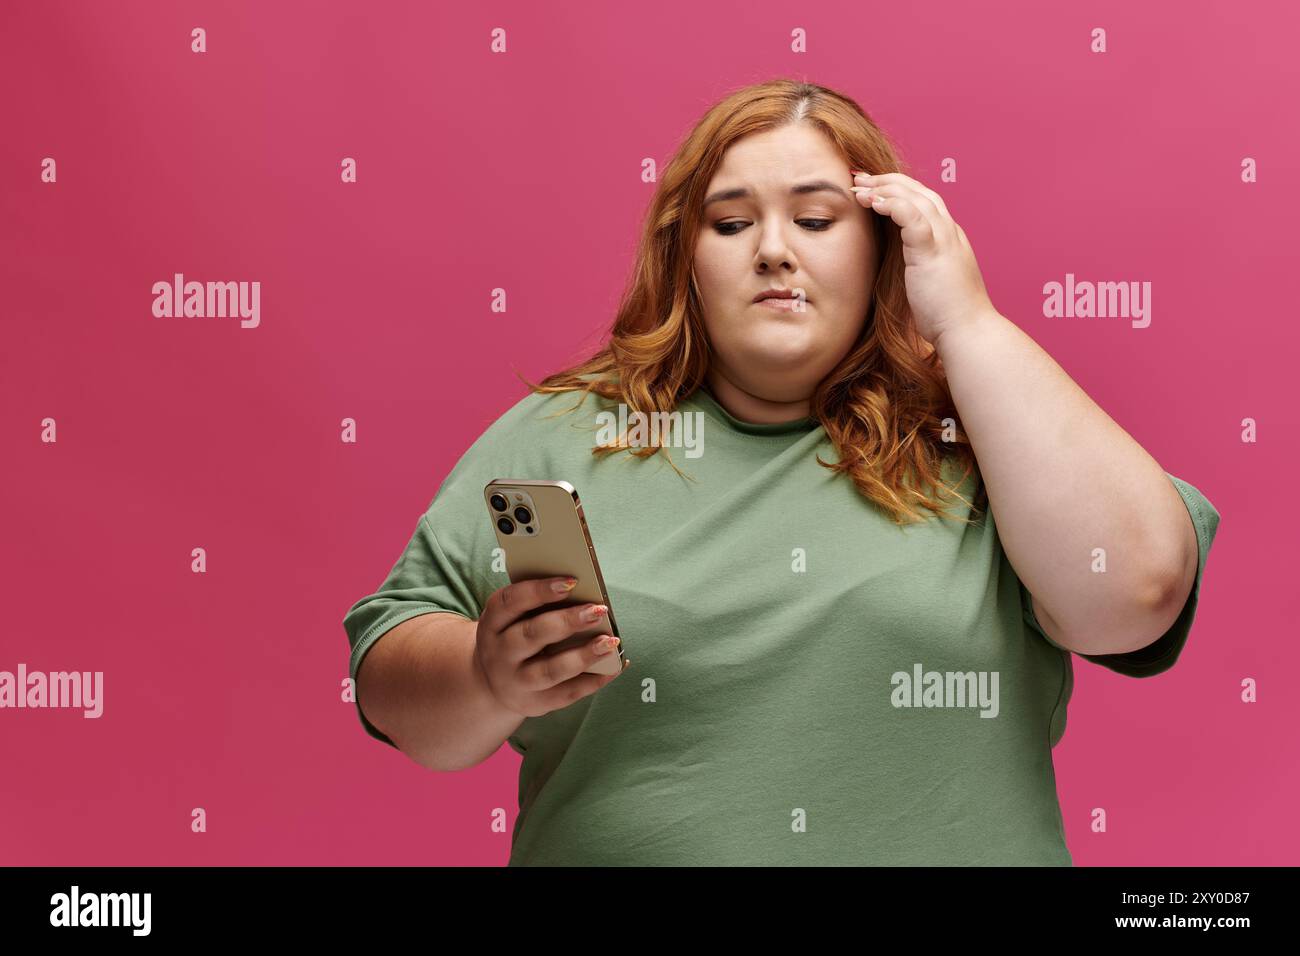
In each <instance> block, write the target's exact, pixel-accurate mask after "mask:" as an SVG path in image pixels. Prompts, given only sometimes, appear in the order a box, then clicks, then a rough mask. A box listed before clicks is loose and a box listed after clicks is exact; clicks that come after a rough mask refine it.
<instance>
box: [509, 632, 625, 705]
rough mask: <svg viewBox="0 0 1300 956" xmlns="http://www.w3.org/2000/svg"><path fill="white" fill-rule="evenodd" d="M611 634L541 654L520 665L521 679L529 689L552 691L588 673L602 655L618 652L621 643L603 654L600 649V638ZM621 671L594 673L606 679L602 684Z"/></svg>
mask: <svg viewBox="0 0 1300 956" xmlns="http://www.w3.org/2000/svg"><path fill="white" fill-rule="evenodd" d="M611 637H613V635H611V634H601V635H599V636H597V637H593V638H592V639H591V640H589V641H587V642H586V643H585V644H583V645H581V646H579V647H574V648H570V649H569V650H567V651H561V652H560V653H558V654H539V655H537V656H536V657H534V658H532V659H530V660H529V661H527V662H526V663H525V664H524V665H523V666H522V667H520V668H519V681H520V683H521V684H522V685H523V686H524V688H525V689H527V690H529V691H533V692H543V691H548V690H551V689H552V688H555V687H557V686H559V685H561V684H563V683H565V682H566V681H570V680H572V679H573V678H574V677H577V676H580V675H582V674H584V673H585V672H586V671H587V669H588V668H590V667H591V665H592V664H594V663H595V662H596V661H598V660H600V659H601V658H602V657H608V656H609V655H610V654H615V655H617V654H618V644H614V645H612V646H611V647H610V649H609V650H607V651H605V652H604V653H603V654H602V653H600V652H599V651H598V647H599V644H600V641H601V640H602V639H605V638H611ZM614 640H616V641H617V638H614ZM621 673H623V668H622V667H620V668H619V670H618V673H616V674H613V675H608V674H596V675H594V676H596V677H599V678H602V680H601V681H600V683H608V681H605V680H603V678H605V677H610V676H612V677H617V676H618V675H619V674H621Z"/></svg>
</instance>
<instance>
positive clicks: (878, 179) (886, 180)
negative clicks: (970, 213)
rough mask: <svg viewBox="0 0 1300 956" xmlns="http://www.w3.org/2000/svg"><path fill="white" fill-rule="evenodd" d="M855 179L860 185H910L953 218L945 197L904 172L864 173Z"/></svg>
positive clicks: (947, 217) (946, 217)
mask: <svg viewBox="0 0 1300 956" xmlns="http://www.w3.org/2000/svg"><path fill="white" fill-rule="evenodd" d="M853 181H854V182H855V183H857V184H858V185H860V186H871V185H881V186H889V185H900V184H901V185H904V186H910V187H911V188H912V189H914V190H916V191H917V192H919V193H920V194H921V195H922V196H925V197H926V198H927V199H929V200H930V202H932V203H934V206H935V208H936V209H937V210H939V212H940V213H942V214H943V217H944V218H945V219H952V215H951V214H950V213H949V212H948V207H947V206H946V205H945V204H944V201H943V197H942V196H940V195H939V194H938V193H937V192H935V191H934V190H933V189H931V188H930V187H929V186H926V185H925V184H924V183H920V182H917V181H916V180H915V179H913V178H912V177H911V176H908V175H905V174H903V173H876V174H875V175H874V176H873V175H871V174H869V173H863V174H862V175H860V176H854V177H853Z"/></svg>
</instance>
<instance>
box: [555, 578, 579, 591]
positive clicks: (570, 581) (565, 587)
mask: <svg viewBox="0 0 1300 956" xmlns="http://www.w3.org/2000/svg"><path fill="white" fill-rule="evenodd" d="M577 584H578V579H577V578H565V579H564V580H563V581H554V582H552V584H551V588H552V589H553V590H556V591H559V592H560V593H561V594H563V593H564V592H565V591H572V590H573V589H574V587H576V586H577Z"/></svg>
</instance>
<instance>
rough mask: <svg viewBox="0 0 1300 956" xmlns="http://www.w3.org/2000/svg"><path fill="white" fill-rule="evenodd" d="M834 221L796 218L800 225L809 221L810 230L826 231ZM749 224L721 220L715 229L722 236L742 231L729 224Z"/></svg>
mask: <svg viewBox="0 0 1300 956" xmlns="http://www.w3.org/2000/svg"><path fill="white" fill-rule="evenodd" d="M834 221H835V220H834V219H796V220H795V222H797V223H799V224H800V225H803V224H804V223H809V224H810V225H806V226H804V228H805V229H807V230H808V231H809V232H825V231H826V230H827V229H829V228H830V227H831V223H833V222H834ZM747 225H749V223H746V222H719V223H714V226H713V229H714V231H715V232H716V233H718V235H720V236H734V235H736V233H738V232H740V229H727V227H728V226H739V227H742V228H743V227H744V226H747Z"/></svg>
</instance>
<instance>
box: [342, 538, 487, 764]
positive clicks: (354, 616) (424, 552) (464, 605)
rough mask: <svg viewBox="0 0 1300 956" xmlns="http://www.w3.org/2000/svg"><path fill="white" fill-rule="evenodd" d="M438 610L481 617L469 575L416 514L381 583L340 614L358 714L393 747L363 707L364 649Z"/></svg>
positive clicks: (371, 731)
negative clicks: (411, 529)
mask: <svg viewBox="0 0 1300 956" xmlns="http://www.w3.org/2000/svg"><path fill="white" fill-rule="evenodd" d="M439 611H452V612H454V613H456V614H459V615H461V616H462V617H465V618H469V619H471V620H475V619H477V618H478V616H479V611H478V608H477V605H476V599H475V597H474V594H473V590H472V588H471V587H470V585H469V582H468V578H467V577H466V576H465V575H464V574H463V572H462V568H461V567H460V566H459V565H458V564H457V563H456V562H455V561H453V560H452V559H451V558H449V557H448V556H447V554H446V553H445V552H444V551H443V549H442V546H441V545H440V544H439V542H438V538H437V535H435V534H434V531H433V527H432V526H431V525H430V524H429V518H428V514H427V513H426V514H423V515H420V519H419V521H417V522H416V525H415V531H414V533H413V534H412V535H411V540H410V541H409V542H408V543H407V545H406V548H405V550H403V551H402V554H401V556H400V557H399V558H398V559H397V563H396V564H394V565H393V568H392V570H391V571H389V572H388V576H387V577H386V578H385V579H384V581H383V583H382V584H380V585H379V588H378V589H377V590H376V591H375V592H374V593H372V594H368V595H366V596H365V597H363V598H361V599H360V600H359V601H357V602H356V603H355V604H353V605H352V607H351V608H349V609H348V612H347V614H346V616H344V618H343V629H344V630H345V631H346V632H347V636H348V644H349V645H350V647H351V648H352V657H351V663H350V665H349V672H350V674H351V677H352V687H353V692H354V694H355V695H356V702H357V716H358V717H360V718H361V726H362V727H363V728H365V731H366V733H368V734H369V735H370V736H372V737H374V738H375V739H377V740H382V741H383V742H384V743H386V744H390V745H391V746H394V747H396V746H397V745H396V744H394V743H393V741H392V740H390V739H389V738H388V736H387V735H386V734H384V733H382V732H381V731H380V730H379V729H378V728H376V727H375V726H374V725H373V724H372V723H370V721H369V720H367V719H366V715H365V713H363V712H362V710H361V697H360V694H359V693H357V674H358V672H359V671H360V670H361V663H362V661H363V660H364V659H365V656H366V652H367V651H369V650H370V648H371V647H373V646H374V645H375V642H376V641H378V640H379V639H380V638H381V637H383V636H384V635H385V634H387V633H388V632H389V631H390V630H392V629H393V628H394V627H396V626H397V625H398V624H401V623H402V622H403V621H407V620H410V619H411V618H413V617H417V616H419V615H421V614H432V613H435V612H439Z"/></svg>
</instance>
